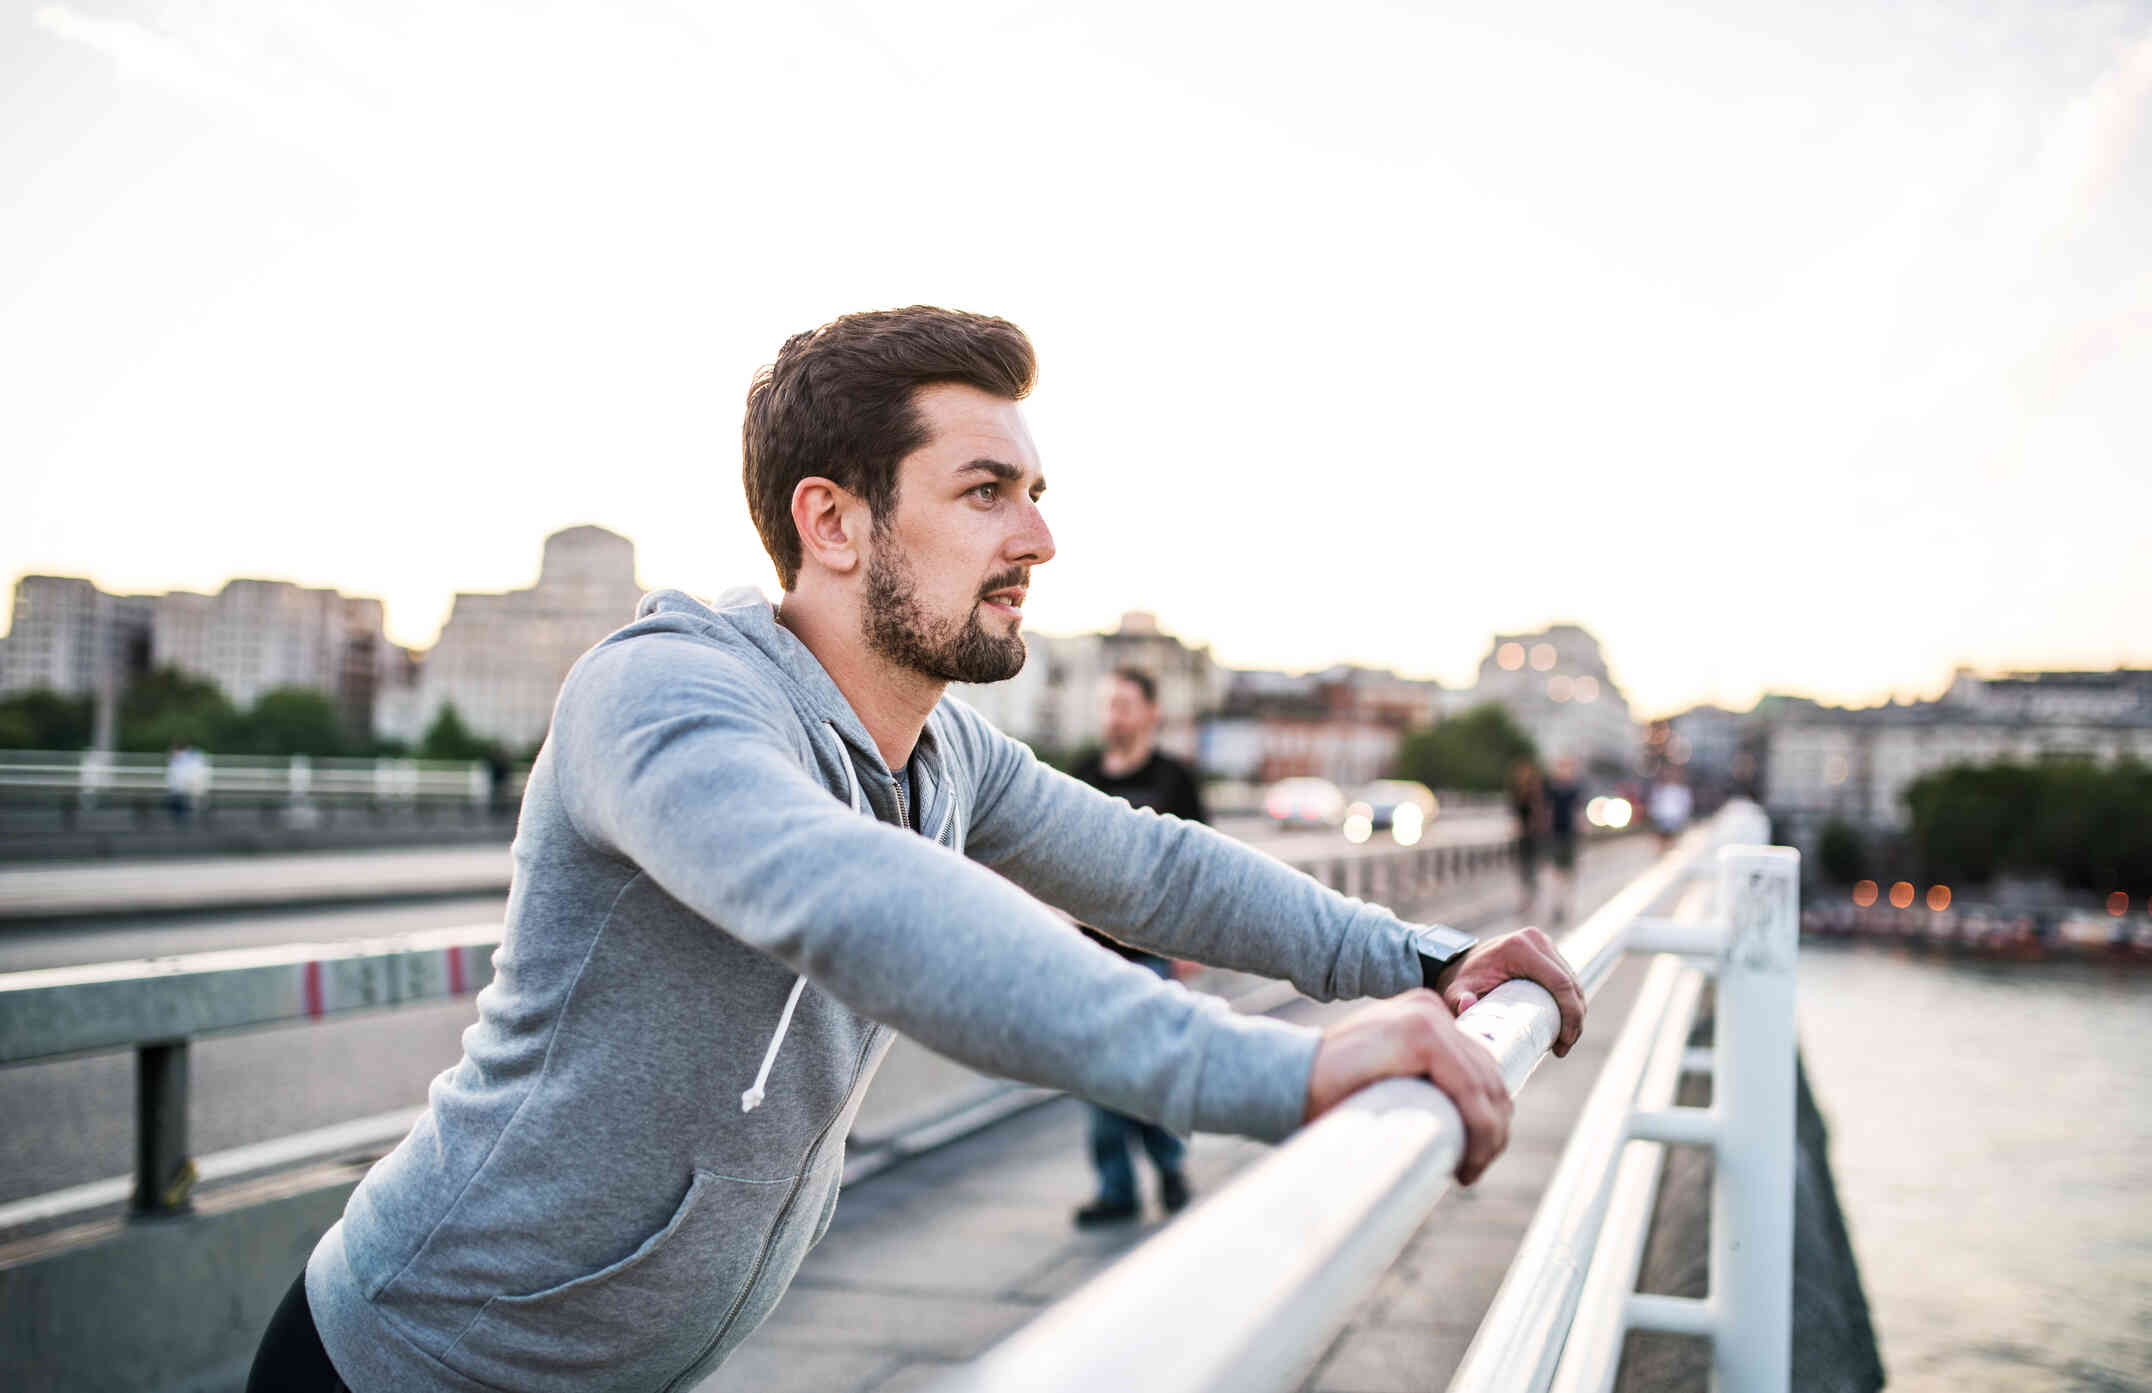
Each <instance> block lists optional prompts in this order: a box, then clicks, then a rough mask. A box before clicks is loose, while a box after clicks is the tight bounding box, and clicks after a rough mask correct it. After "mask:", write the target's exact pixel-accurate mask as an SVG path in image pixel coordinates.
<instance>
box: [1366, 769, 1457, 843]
mask: <svg viewBox="0 0 2152 1393" xmlns="http://www.w3.org/2000/svg"><path fill="white" fill-rule="evenodd" d="M1441 810H1442V805H1441V804H1440V803H1439V802H1437V801H1436V799H1435V793H1434V790H1433V789H1431V788H1429V787H1428V786H1427V785H1426V784H1416V783H1414V782H1412V781H1411V780H1410V779H1378V780H1376V781H1375V782H1374V783H1371V784H1369V785H1368V786H1367V787H1366V788H1363V789H1361V790H1360V791H1359V792H1358V793H1357V794H1355V795H1354V796H1353V800H1352V802H1351V803H1350V804H1349V805H1347V807H1346V809H1345V819H1344V822H1343V823H1342V824H1341V826H1342V829H1343V831H1344V833H1345V840H1346V841H1349V842H1352V843H1353V844H1355V845H1358V844H1359V843H1361V842H1364V841H1366V840H1367V839H1368V838H1370V837H1372V836H1374V835H1375V834H1376V833H1377V832H1388V833H1389V834H1390V836H1391V838H1392V840H1394V841H1395V842H1396V843H1397V844H1398V845H1399V846H1412V845H1414V844H1416V843H1417V842H1418V841H1419V840H1420V838H1421V837H1423V836H1425V835H1427V829H1428V828H1429V827H1431V826H1432V825H1434V821H1435V817H1436V815H1437V814H1439V813H1440V812H1441Z"/></svg>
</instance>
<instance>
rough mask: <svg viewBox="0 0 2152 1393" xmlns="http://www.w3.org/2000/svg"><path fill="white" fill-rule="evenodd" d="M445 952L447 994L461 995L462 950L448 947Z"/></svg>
mask: <svg viewBox="0 0 2152 1393" xmlns="http://www.w3.org/2000/svg"><path fill="white" fill-rule="evenodd" d="M446 952H447V953H448V994H449V995H450V996H462V995H463V950H462V949H461V948H450V949H447V950H446Z"/></svg>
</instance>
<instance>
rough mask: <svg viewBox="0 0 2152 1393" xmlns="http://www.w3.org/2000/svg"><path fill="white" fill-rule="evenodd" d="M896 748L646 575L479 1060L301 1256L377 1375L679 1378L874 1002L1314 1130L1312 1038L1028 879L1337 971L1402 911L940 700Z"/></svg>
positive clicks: (1103, 1082)
mask: <svg viewBox="0 0 2152 1393" xmlns="http://www.w3.org/2000/svg"><path fill="white" fill-rule="evenodd" d="M912 770H913V775H912V778H913V789H912V793H913V797H912V798H911V800H909V802H910V806H907V805H906V800H904V799H902V798H901V797H900V795H899V792H898V789H897V785H896V782H895V780H894V779H893V778H892V776H891V774H890V771H889V769H888V768H887V767H886V766H885V765H884V763H883V761H882V758H881V755H880V754H879V753H878V752H877V750H876V747H875V744H874V741H873V740H872V739H870V738H869V737H868V735H867V732H866V729H865V727H864V726H862V725H861V724H860V721H859V718H858V717H857V716H855V715H854V714H853V713H852V710H851V708H850V707H849V706H848V705H846V703H845V700H844V697H843V696H842V695H841V694H840V693H839V692H838V690H837V687H836V684H835V683H833V682H832V681H831V680H830V678H829V675H828V674H827V673H826V672H824V671H823V669H822V667H821V665H820V664H819V663H817V662H816V661H815V659H814V656H813V655H812V654H811V653H809V652H808V651H807V649H806V648H805V646H803V645H802V644H801V643H800V642H799V641H798V640H797V639H796V638H794V637H793V636H792V634H791V633H790V632H789V631H787V630H786V629H784V628H783V627H781V626H780V625H778V624H777V623H776V622H775V616H774V612H773V611H772V609H771V607H770V605H769V603H768V602H767V601H766V600H764V599H763V598H762V597H761V596H760V595H759V594H756V593H755V592H753V591H740V592H734V593H733V594H732V595H729V596H727V597H726V598H725V599H724V600H723V601H721V602H720V604H719V605H718V607H717V608H715V609H712V608H709V607H707V606H704V605H702V604H699V603H697V602H696V601H694V600H692V599H690V598H688V597H687V596H685V595H682V594H679V593H678V592H674V591H660V592H658V593H656V594H653V595H650V596H648V597H647V598H645V599H644V601H643V603H642V607H641V610H640V613H639V615H638V617H637V619H636V622H635V623H633V624H631V625H629V626H628V627H627V628H624V629H622V630H620V631H619V632H618V633H616V634H614V635H612V636H611V637H610V638H607V639H606V640H605V641H604V642H602V643H600V644H599V645H598V646H597V647H596V648H594V649H592V650H591V651H590V652H589V653H587V654H585V655H584V657H583V658H582V660H581V661H580V662H578V663H577V664H576V666H575V668H574V670H573V671H572V672H570V673H569V675H568V679H567V681H566V683H565V684H564V685H563V686H562V688H561V692H560V697H559V701H558V703H557V704H556V706H555V708H554V712H553V725H552V730H551V732H550V733H549V735H548V736H547V739H546V743H545V747H544V749H543V750H541V751H540V753H539V756H538V761H537V764H536V765H535V766H534V767H533V769H532V770H531V777H530V783H529V786H528V788H527V790H526V791H525V793H524V796H523V815H522V821H521V823H520V825H519V827H518V829H517V833H516V840H515V849H514V854H515V876H514V884H513V887H512V889H511V890H510V892H509V897H508V916H507V925H506V930H505V932H504V934H503V937H502V940H501V946H500V948H499V949H498V950H497V951H496V952H495V954H494V979H493V981H492V983H491V985H489V986H488V987H487V988H486V989H485V990H484V991H483V992H481V993H480V994H479V996H478V1002H477V1005H478V1020H477V1022H476V1023H475V1024H474V1025H472V1026H471V1027H470V1029H468V1030H466V1031H465V1032H464V1035H463V1051H464V1054H463V1059H462V1061H461V1062H460V1063H458V1064H457V1065H456V1066H455V1067H454V1068H452V1069H449V1070H448V1071H446V1072H445V1073H443V1074H441V1075H440V1076H439V1077H438V1078H436V1079H435V1080H434V1081H433V1084H432V1086H431V1088H430V1089H429V1090H428V1107H427V1111H426V1115H425V1116H424V1117H423V1118H422V1119H420V1121H419V1123H418V1125H417V1126H416V1127H415V1128H414V1129H413V1130H412V1132H411V1135H410V1136H409V1137H407V1138H405V1139H404V1141H403V1143H402V1144H401V1145H399V1146H398V1147H397V1148H396V1149H395V1150H394V1151H393V1152H391V1153H390V1154H389V1155H388V1156H386V1157H384V1158H383V1159H382V1160H381V1162H380V1163H379V1164H378V1165H376V1166H375V1167H374V1168H373V1169H372V1170H371V1171H370V1172H369V1173H368V1174H367V1176H366V1178H365V1180H364V1181H362V1182H361V1183H360V1185H359V1187H358V1189H357V1190H356V1191H355V1192H354V1193H353V1194H352V1197H351V1201H350V1203H349V1205H348V1206H347V1207H346V1209H345V1211H344V1217H343V1218H342V1220H340V1221H339V1222H338V1223H337V1225H336V1226H335V1227H333V1228H331V1229H330V1230H329V1232H328V1233H327V1234H326V1235H325V1236H324V1237H323V1238H322V1240H321V1242H320V1244H319V1245H318V1246H317V1247H316V1248H315V1249H314V1253H313V1256H312V1258H311V1259H310V1260H309V1262H308V1264H307V1270H306V1287H307V1297H308V1299H309V1302H310V1303H311V1305H312V1308H313V1314H314V1320H315V1324H316V1326H317V1327H318V1329H319V1330H320V1332H321V1338H322V1342H323V1343H324V1345H326V1347H327V1348H328V1351H329V1354H330V1357H331V1358H332V1359H334V1360H335V1362H336V1365H337V1368H338V1369H339V1370H340V1371H341V1372H342V1374H343V1376H344V1379H345V1381H346V1382H348V1383H349V1384H350V1385H351V1386H352V1387H353V1388H354V1389H356V1390H358V1393H391V1390H403V1389H455V1390H460V1391H461V1393H471V1391H472V1390H488V1389H491V1390H503V1389H508V1390H519V1393H555V1391H556V1390H557V1391H558V1393H569V1390H574V1391H575V1393H586V1390H591V1389H632V1390H652V1391H653V1393H654V1391H655V1390H660V1389H683V1388H687V1387H690V1386H692V1385H693V1384H694V1383H695V1382H696V1380H698V1379H699V1378H701V1377H703V1376H704V1375H706V1374H707V1373H708V1372H709V1371H710V1370H711V1369H713V1368H715V1367H716V1366H717V1364H718V1363H719V1362H720V1361H722V1360H723V1359H724V1357H725V1356H726V1355H727V1354H728V1353H729V1352H730V1351H731V1350H732V1349H733V1348H734V1347H736V1346H737V1345H738V1344H739V1343H740V1341H741V1340H743V1339H745V1338H746V1337H747V1335H748V1334H749V1332H751V1331H753V1330H754V1328H755V1327H756V1325H757V1324H759V1323H760V1322H761V1321H762V1319H763V1318H764V1317H765V1316H766V1315H768V1314H769V1311H770V1309H771V1307H772V1306H774V1305H775V1304H776V1302H777V1299H778V1297H779V1296H780V1295H782V1294H783V1292H784V1290H785V1287H786V1285H787V1284H788V1283H789V1282H790V1281H791V1279H792V1275H793V1273H794V1272H795V1271H796V1270H797V1269H798V1267H799V1264H800V1260H801V1259H802V1258H803V1257H805V1256H806V1253H807V1250H808V1249H809V1248H810V1247H811V1246H813V1244H814V1243H815V1241H816V1240H817V1239H819V1238H820V1237H821V1235H822V1232H823V1230H824V1229H825V1228H826V1227H827V1226H828V1224H829V1219H830V1215H831V1213H832V1212H833V1211H834V1210H835V1208H836V1203H837V1182H838V1178H839V1176H840V1174H841V1173H842V1170H843V1155H844V1140H845V1136H846V1133H847V1132H848V1131H849V1129H850V1127H851V1123H852V1118H853V1116H854V1114H855V1113H856V1112H857V1110H858V1108H859V1104H860V1098H861V1095H862V1094H863V1092H864V1090H865V1088H866V1086H867V1081H868V1080H869V1079H870V1078H871V1077H872V1076H873V1073H874V1069H875V1066H876V1065H877V1064H878V1063H879V1062H880V1060H881V1058H882V1055H883V1054H884V1053H885V1052H886V1051H887V1050H888V1048H889V1044H890V1040H891V1034H890V1032H891V1031H892V1030H900V1031H903V1032H904V1033H905V1034H907V1035H910V1036H912V1037H913V1038H914V1039H916V1040H918V1041H920V1042H922V1043H923V1044H926V1045H928V1046H931V1047H932V1048H934V1049H937V1050H940V1051H941V1052H943V1053H945V1054H947V1055H950V1056H952V1057H954V1058H956V1059H958V1060H961V1061H963V1062H964V1063H966V1064H969V1065H971V1066H973V1067H975V1068H978V1069H982V1070H986V1071H988V1072H991V1073H995V1074H1002V1075H1007V1076H1008V1077H1011V1078H1016V1079H1023V1080H1026V1081H1029V1082H1032V1083H1038V1084H1045V1085H1047V1086H1049V1087H1053V1088H1061V1089H1067V1090H1070V1091H1073V1092H1076V1093H1081V1094H1084V1095H1086V1096H1088V1097H1091V1098H1094V1099H1097V1100H1098V1101H1099V1102H1101V1103H1104V1104H1106V1105H1107V1106H1109V1107H1112V1108H1115V1109H1117V1110H1119V1111H1122V1112H1126V1113H1132V1114H1134V1115H1136V1116H1138V1117H1143V1118H1149V1119H1152V1120H1155V1121H1157V1122H1160V1123H1162V1124H1164V1125H1165V1126H1167V1127H1169V1128H1171V1129H1173V1130H1175V1131H1178V1132H1188V1131H1192V1130H1207V1131H1224V1132H1238V1133H1243V1134H1246V1135H1249V1136H1254V1137H1260V1138H1265V1139H1276V1138H1280V1137H1283V1136H1285V1135H1286V1134H1287V1133H1288V1132H1290V1131H1291V1130H1292V1129H1293V1128H1294V1127H1295V1126H1296V1125H1297V1124H1298V1123H1299V1121H1300V1116H1301V1111H1302V1108H1303V1106H1304V1103H1305V1100H1306V1093H1307V1081H1308V1071H1309V1068H1310V1066H1311V1064H1312V1061H1313V1059H1314V1053H1315V1043H1316V1036H1315V1035H1314V1033H1313V1032H1311V1031H1309V1030H1306V1029H1304V1028H1301V1027H1297V1026H1292V1025H1288V1024H1285V1023H1283V1022H1279V1021H1274V1020H1269V1019H1266V1018H1262V1017H1248V1016H1239V1015H1235V1014H1233V1013H1232V1012H1231V1011H1229V1010H1227V1009H1225V1008H1224V1007H1223V1006H1222V1005H1221V1004H1220V1003H1218V1002H1217V1001H1215V1000H1212V999H1209V998H1205V997H1201V996H1197V995H1194V994H1191V993H1189V992H1187V991H1185V990H1183V989H1182V988H1181V987H1179V986H1177V985H1173V984H1169V983H1164V982H1161V981H1159V980H1158V979H1157V978H1156V977H1154V976H1152V975H1151V974H1150V973H1148V972H1145V971H1143V970H1142V969H1141V968H1138V967H1134V966H1131V965H1130V964H1128V963H1126V962H1124V961H1122V960H1121V959H1119V958H1117V957H1115V956H1114V955H1112V954H1110V953H1102V952H1100V951H1099V950H1098V949H1097V948H1096V947H1094V946H1093V945H1091V944H1089V943H1087V942H1085V941H1084V939H1083V938H1082V937H1081V936H1080V935H1078V934H1077V933H1076V931H1075V930H1073V929H1071V928H1069V927H1068V926H1066V925H1065V924H1063V923H1062V922H1061V921H1060V920H1059V919H1057V918H1056V917H1054V916H1053V915H1051V914H1050V913H1048V912H1047V911H1046V910H1045V909H1044V908H1043V907H1042V906H1041V905H1040V904H1039V903H1038V902H1037V901H1038V900H1044V901H1046V902H1047V903H1050V904H1054V905H1058V906H1060V907H1061V908H1062V909H1064V910H1067V911H1068V912H1069V913H1071V914H1073V915H1075V916H1076V917H1077V918H1078V919H1081V920H1082V921H1084V922H1085V923H1089V924H1096V925H1099V926H1101V927H1103V928H1107V929H1110V930H1112V931H1113V932H1114V934H1115V935H1116V936H1117V937H1120V938H1123V939H1125V940H1127V941H1128V942H1131V943H1134V944H1137V945H1140V946H1142V947H1146V948H1152V949H1156V950H1157V951H1159V952H1161V953H1167V954H1172V955H1175V956H1179V957H1185V958H1194V959H1197V960H1200V961H1203V962H1208V963H1214V964H1217V965H1220V966H1224V967H1231V968H1239V969H1243V970H1246V971H1250V972H1258V973H1263V974H1266V975H1269V976H1273V977H1284V978H1289V979H1290V980H1291V981H1292V982H1293V983H1294V984H1295V985H1296V986H1298V987H1299V988H1300V990H1301V991H1303V992H1305V993H1307V994H1308V995H1310V996H1313V997H1316V998H1320V999H1326V1000H1327V999H1332V998H1339V997H1355V996H1387V995H1391V994H1394V993H1397V992H1400V991H1404V990H1407V989H1409V988H1411V987H1414V986H1417V985H1419V983H1420V967H1419V959H1418V956H1417V953H1416V951H1415V949H1414V948H1413V945H1412V944H1411V942H1410V941H1409V940H1408V938H1407V936H1406V935H1407V930H1406V927H1405V926H1404V925H1403V924H1401V923H1399V921H1398V920H1396V919H1395V918H1393V917H1392V916H1391V915H1390V914H1389V913H1387V912H1386V911H1384V910H1381V909H1378V908H1375V907H1373V906H1370V905H1365V904H1362V903H1360V902H1358V901H1356V900H1348V899H1344V898H1341V897H1339V896H1337V895H1335V894H1332V893H1331V892H1329V891H1328V890H1325V889H1323V888H1322V887H1320V886H1318V885H1317V884H1316V883H1315V882H1314V881H1313V880H1311V879H1310V878H1308V877H1307V876H1305V875H1302V874H1300V873H1299V872H1297V871H1294V870H1291V869H1289V868H1288V867H1286V866H1284V865H1281V864H1280V863H1278V862H1277V861H1275V860H1272V859H1270V858H1269V857H1266V856H1263V855H1261V854H1259V853H1256V852H1252V851H1249V850H1247V849H1246V848H1244V847H1242V846H1240V845H1239V844H1238V843H1236V842H1234V841H1232V840H1230V839H1229V838H1226V837H1223V836H1220V835H1219V834H1217V833H1215V832H1213V831H1211V830H1210V829H1209V828H1206V827H1202V826H1198V825H1195V824H1192V823H1184V822H1181V821H1179V820H1177V819H1174V818H1170V817H1166V818H1162V817H1159V816H1157V815H1155V814H1153V813H1149V812H1135V811H1131V810H1130V808H1129V807H1128V805H1127V804H1125V803H1123V802H1120V801H1119V800H1117V799H1110V798H1107V797H1106V796H1104V795H1103V794H1100V793H1098V792H1096V791H1095V790H1093V789H1091V788H1089V787H1087V786H1086V785H1084V784H1081V783H1079V782H1077V781H1076V780H1074V779H1070V778H1066V777H1064V776H1062V775H1060V774H1057V773H1055V772H1054V771H1052V770H1051V769H1048V768H1047V767H1045V766H1044V765H1041V764H1039V763H1038V762H1037V761H1036V760H1035V759H1033V758H1032V755H1031V753H1030V751H1029V750H1027V749H1026V748H1025V747H1024V746H1022V745H1021V744H1018V743H1017V742H1015V741H1013V740H1011V739H1009V738H1008V737H1006V736H1004V735H1002V734H1000V733H999V732H998V731H996V730H995V729H994V728H993V727H992V726H990V725H988V724H987V723H986V722H985V721H984V720H983V719H981V718H980V717H979V716H978V715H977V713H975V712H973V711H972V710H971V709H970V708H968V707H966V706H965V705H963V704H962V703H961V702H959V701H956V700H954V699H948V700H944V701H943V702H942V703H941V704H940V705H939V706H937V707H936V708H935V710H934V712H933V714H932V715H931V716H930V717H929V718H928V721H927V724H926V728H925V730H924V732H923V733H922V734H921V736H920V741H919V746H918V751H917V754H916V756H915V758H914V760H913V763H912ZM920 832H924V833H925V834H926V835H924V836H922V835H919V833H920ZM1026 891H1028V892H1029V894H1028V895H1027V894H1026V893H1025V892H1026ZM1032 896H1036V897H1037V900H1034V899H1033V898H1031V897H1032Z"/></svg>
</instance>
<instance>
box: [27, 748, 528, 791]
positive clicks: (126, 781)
mask: <svg viewBox="0 0 2152 1393" xmlns="http://www.w3.org/2000/svg"><path fill="white" fill-rule="evenodd" d="M173 782H174V780H173V779H172V777H171V769H170V766H169V762H168V761H167V759H166V757H165V756H163V755H154V754H117V753H114V752H112V751H110V750H80V751H75V750H65V751H62V750H0V798H13V799H18V800H19V799H22V798H25V797H29V798H44V799H51V798H53V797H55V796H57V797H59V798H62V799H86V800H90V801H95V800H97V799H100V798H110V799H140V798H164V797H169V796H180V797H185V798H187V799H188V800H189V801H190V802H193V803H216V802H222V801H234V802H247V803H260V802H292V803H303V802H309V801H313V802H328V801H336V802H342V801H370V802H376V803H418V802H469V803H485V802H487V801H488V800H489V799H491V798H492V796H493V792H494V790H493V779H492V776H491V775H490V774H489V773H488V772H487V769H486V766H485V765H484V764H482V763H479V762H477V761H463V760H419V759H330V758H314V757H311V756H307V755H292V756H290V757H288V758H287V757H284V756H274V755H204V756H202V760H201V763H200V764H199V765H196V766H194V772H191V773H188V774H184V775H182V776H181V777H180V778H179V779H177V780H176V782H178V783H179V784H180V785H181V786H180V787H178V788H174V787H173V786H172V783H173Z"/></svg>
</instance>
